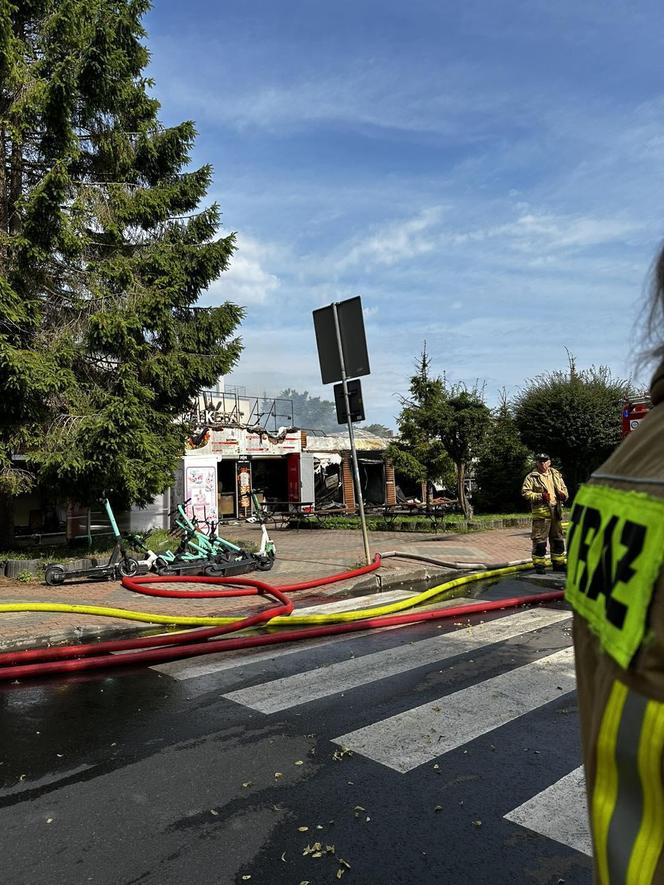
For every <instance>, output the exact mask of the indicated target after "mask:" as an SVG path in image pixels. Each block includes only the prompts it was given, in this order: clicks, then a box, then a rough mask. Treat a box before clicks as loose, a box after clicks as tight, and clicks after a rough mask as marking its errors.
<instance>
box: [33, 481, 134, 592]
mask: <svg viewBox="0 0 664 885" xmlns="http://www.w3.org/2000/svg"><path fill="white" fill-rule="evenodd" d="M102 503H103V505H104V509H105V510H106V514H107V516H108V521H109V522H110V524H111V529H112V530H113V537H114V538H115V545H114V547H113V550H112V551H111V555H110V557H109V560H108V562H106V563H103V564H101V565H99V564H97V561H96V560H94V559H93V560H92V562H93V563H94V565H91V566H89V567H88V568H80V569H68V568H67V567H66V566H64V565H60V563H58V562H51V563H49V564H48V565H47V566H46V573H45V575H44V580H45V581H46V583H47V584H48V585H49V586H50V587H55V586H58V585H59V584H64V582H65V581H70V580H72V579H73V578H87V579H88V580H90V581H118V580H120V578H133V577H134V576H135V575H139V574H144V575H146V574H147V573H148V571H149V570H150V566H149V565H148V564H147V563H139V561H138V560H137V559H135V558H134V557H133V556H130V555H129V550H128V547H127V543H126V539H125V538H123V536H122V534H121V532H120V529H119V528H118V524H117V522H116V521H115V516H114V514H113V510H112V508H111V502H110V501H109V500H108V498H103V499H102Z"/></svg>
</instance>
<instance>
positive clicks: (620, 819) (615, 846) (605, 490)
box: [565, 397, 664, 885]
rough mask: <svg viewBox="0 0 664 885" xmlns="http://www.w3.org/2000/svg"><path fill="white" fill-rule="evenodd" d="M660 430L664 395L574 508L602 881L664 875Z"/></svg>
mask: <svg viewBox="0 0 664 885" xmlns="http://www.w3.org/2000/svg"><path fill="white" fill-rule="evenodd" d="M660 401H664V397H662V398H661V400H660ZM663 436H664V402H663V405H662V406H660V407H658V408H655V409H654V410H653V411H652V412H651V413H650V414H649V415H648V417H647V419H645V420H644V422H643V424H642V425H641V426H640V427H639V430H638V432H637V433H634V434H633V435H632V437H628V438H627V439H626V440H625V442H624V443H623V444H622V445H621V446H619V448H618V449H617V450H616V451H615V452H614V453H613V454H612V455H611V457H610V458H609V460H608V461H607V462H606V463H605V464H603V465H602V467H600V468H599V470H598V471H597V472H596V473H595V474H593V477H592V479H591V482H590V483H589V484H587V485H584V486H581V488H580V489H579V492H578V494H577V496H576V498H575V500H574V506H573V508H572V512H571V515H570V527H569V532H568V536H567V542H568V545H567V547H568V573H567V587H566V591H565V595H566V599H567V600H568V602H569V603H570V605H571V606H572V608H573V610H574V651H575V657H576V671H577V696H578V704H579V715H580V719H581V740H582V746H583V758H584V766H585V774H586V791H587V797H588V815H589V820H590V829H591V832H592V838H593V863H594V875H595V883H597V885H664V446H663V445H662V438H663Z"/></svg>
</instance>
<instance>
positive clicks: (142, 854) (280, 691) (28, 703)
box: [0, 579, 592, 885]
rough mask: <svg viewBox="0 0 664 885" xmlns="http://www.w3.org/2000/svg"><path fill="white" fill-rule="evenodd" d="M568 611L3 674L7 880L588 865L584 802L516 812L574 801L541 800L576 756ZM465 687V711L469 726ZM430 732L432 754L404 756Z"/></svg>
mask: <svg viewBox="0 0 664 885" xmlns="http://www.w3.org/2000/svg"><path fill="white" fill-rule="evenodd" d="M541 589H542V588H541V586H536V585H533V584H530V582H528V581H527V580H523V579H510V580H508V581H502V582H483V583H482V584H481V585H477V587H476V588H475V592H476V593H477V594H478V595H479V596H480V597H481V598H488V599H492V598H504V597H506V596H514V595H520V594H523V593H527V592H533V593H534V592H539V591H540V590H541ZM528 618H535V619H539V620H533V623H532V624H530V625H528V624H526V625H525V626H524V625H523V624H522V623H521V621H520V620H519V619H528ZM515 619H516V620H515ZM517 621H518V622H519V624H520V626H514V627H511V628H510V629H509V630H508V627H509V625H512V624H515V623H516V622H517ZM569 625H570V620H569V616H568V612H567V611H566V610H565V608H564V606H563V605H561V604H559V603H557V604H553V605H548V606H546V607H541V608H537V609H519V610H517V611H515V612H498V613H492V614H491V615H481V616H480V615H476V616H473V617H472V618H470V619H469V618H461V619H457V618H456V617H455V618H453V619H451V620H448V621H445V622H443V623H441V622H427V623H423V624H418V625H414V626H409V627H401V628H396V629H394V628H390V629H384V630H379V631H375V632H373V633H372V634H370V635H367V634H361V635H354V636H352V637H351V638H347V637H344V638H343V640H342V639H341V638H339V639H332V640H327V641H325V642H311V643H307V644H303V645H301V646H298V647H297V648H292V647H291V648H288V649H284V648H275V649H273V650H270V651H269V652H265V651H264V650H255V651H252V652H248V653H242V654H241V653H237V654H235V655H234V656H233V657H231V658H230V659H223V656H221V655H218V656H213V657H212V658H211V659H210V660H209V661H207V659H206V661H207V663H208V665H209V666H208V669H207V671H205V672H201V671H200V670H199V671H196V670H192V669H191V663H190V662H187V661H184V662H180V663H174V664H167V665H163V666H160V667H158V668H154V669H131V668H127V669H126V670H123V671H121V672H114V673H112V675H109V674H105V673H96V674H89V675H86V676H79V677H68V678H54V679H51V680H44V681H41V682H30V683H25V684H20V685H12V684H4V685H0V735H2V739H1V743H0V827H1V829H2V833H3V857H2V869H3V873H2V882H3V885H37V883H39V885H43V883H44V882H48V883H51V885H65V883H66V885H70V883H85V882H94V883H98V885H130V883H131V885H133V883H139V882H140V883H143V885H181V883H189V882H195V883H200V885H207V883H210V885H212V883H214V885H243V883H249V885H302V883H305V882H306V883H308V885H327V883H337V882H339V881H343V882H347V883H351V885H352V883H356V885H414V883H427V885H428V883H432V885H433V883H439V882H445V883H451V885H466V883H478V885H484V883H486V885H489V883H491V885H496V883H510V882H520V883H526V885H529V883H533V885H559V883H560V882H565V883H566V885H590V883H591V880H592V876H591V870H590V859H589V857H588V855H587V853H585V852H584V850H583V845H584V844H585V843H584V842H583V839H584V838H585V837H584V835H583V830H584V826H585V821H584V816H583V809H582V807H580V806H579V808H578V809H577V811H578V814H577V815H576V817H574V818H573V819H572V821H571V825H570V826H569V827H568V829H561V830H560V832H558V831H556V832H555V833H553V834H552V833H551V832H549V833H543V832H542V831H541V830H542V825H541V824H540V823H539V822H538V821H539V820H540V819H541V818H542V813H541V808H540V812H539V813H536V812H535V811H533V812H532V814H531V813H530V812H529V813H528V815H526V818H525V820H526V823H525V824H524V822H523V820H524V818H523V814H521V816H520V815H519V813H518V810H519V809H520V808H521V807H522V806H523V805H524V803H528V802H533V801H534V802H535V805H536V806H537V803H538V802H539V804H540V805H541V803H542V802H545V801H546V802H549V803H551V802H553V803H554V804H553V805H552V806H551V805H550V806H548V807H546V808H545V812H546V813H545V814H544V818H545V820H550V819H553V820H556V819H560V818H562V817H564V814H563V810H564V807H565V806H570V805H571V804H572V803H571V802H570V801H569V794H564V795H563V798H562V800H560V799H557V800H553V799H546V800H545V799H541V798H540V797H548V796H549V791H550V789H551V787H552V785H556V784H564V785H567V784H568V781H569V778H570V776H571V775H573V774H574V772H575V771H576V770H577V769H578V766H579V765H580V753H579V736H578V729H577V720H576V700H575V694H574V691H573V671H572V672H571V675H570V669H569V667H570V665H569V649H570V644H571V638H570V628H569ZM500 630H502V631H503V632H502V633H501V632H495V631H500ZM483 631H484V632H483ZM491 631H494V632H493V633H492V632H491ZM505 631H507V632H505ZM459 640H461V644H459V645H457V646H455V647H451V646H450V644H452V646H454V642H455V641H457V642H458V641H459ZM432 643H434V645H433V646H432ZM432 649H433V650H432ZM561 656H563V657H562V658H561ZM201 660H202V659H197V661H201ZM408 660H410V663H407V661H408ZM537 667H540V669H541V668H542V667H544V668H545V670H544V679H543V685H544V687H545V689H546V692H545V694H546V697H544V698H539V699H537V698H529V699H528V701H527V702H524V705H523V709H519V710H518V711H517V713H514V712H512V713H510V714H509V715H505V714H504V712H503V713H501V714H500V715H499V714H496V716H495V717H494V718H493V719H492V715H493V714H492V708H493V706H494V705H499V704H500V703H501V701H500V695H501V692H499V691H497V690H496V689H494V688H493V684H494V682H493V681H496V680H497V681H496V682H495V684H496V686H498V684H499V681H500V680H502V679H509V678H511V676H512V675H513V674H515V673H517V674H519V675H520V674H521V672H523V677H521V684H528V685H530V684H534V683H535V682H536V681H537V678H538V677H537V672H536V671H535V669H534V668H537ZM372 668H373V670H372ZM519 668H526V669H524V670H523V671H521V670H520V669H519ZM546 668H548V669H546ZM374 671H375V673H374V675H373V676H372V675H370V674H371V672H374ZM570 680H571V681H570ZM326 686H327V687H326ZM303 692H304V694H303ZM306 692H310V694H309V695H306ZM252 693H254V694H252ZM502 694H507V696H509V695H510V692H509V691H508V692H504V691H503V692H502ZM252 697H255V698H260V697H266V698H270V697H272V698H273V699H274V698H276V702H275V701H274V700H272V701H271V703H272V704H273V708H274V712H269V711H266V709H267V708H266V709H263V708H262V707H261V703H260V702H258V701H256V700H252ZM466 698H467V701H466V700H465V699H466ZM457 699H460V700H459V701H457ZM482 699H483V700H482ZM456 703H460V707H459V709H460V710H462V711H465V713H464V715H467V716H469V717H470V718H469V720H468V723H467V726H465V727H467V729H468V734H467V735H466V737H465V738H463V739H462V740H461V741H460V742H458V741H457V742H456V744H455V743H454V741H450V740H449V735H450V733H452V732H453V731H454V728H455V725H454V719H453V718H451V719H446V713H447V711H448V710H451V709H453V708H454V705H455V704H456ZM277 707H278V708H279V709H277ZM487 714H488V716H489V718H488V719H487V722H488V725H487V723H484V724H482V721H481V718H482V717H483V716H485V715H487ZM501 715H502V719H501V718H500V716H501ZM404 716H405V717H410V718H407V719H406V720H405V722H404V724H403V727H401V726H399V727H400V728H402V730H401V731H400V732H399V735H400V736H399V738H398V740H396V742H395V741H392V742H390V740H387V736H389V734H390V733H391V730H394V729H395V728H396V726H395V725H394V723H395V722H396V723H399V722H400V721H401V718H402V717H404ZM431 716H433V717H434V719H433V722H434V725H433V726H432V725H431V719H430V718H429V719H427V717H431ZM476 720H478V721H479V725H478V724H477V721H476ZM427 723H428V724H427ZM497 723H498V724H497ZM438 728H440V734H439V736H438V738H436V737H435V733H436V730H437V729H438ZM358 729H359V731H358ZM372 729H375V740H376V741H378V743H380V742H381V741H382V742H383V745H382V748H379V749H378V750H377V751H375V750H372V749H371V744H370V743H367V742H366V738H365V737H363V735H364V733H365V731H367V730H368V731H369V732H370V733H373V731H372ZM432 729H433V731H432ZM473 729H475V730H474V731H473ZM420 732H421V734H420ZM418 734H419V738H420V742H419V745H418V746H419V750H418V752H420V753H423V757H422V758H424V760H425V761H421V760H420V762H419V764H416V765H414V767H412V768H409V769H408V770H403V764H402V763H403V760H404V759H406V758H408V755H409V753H411V754H412V752H413V750H412V747H411V746H410V745H411V743H412V741H413V740H414V739H415V738H417V736H418ZM429 735H431V736H430V738H429V739H428V736H429ZM473 735H476V736H473ZM441 739H442V740H441ZM362 741H364V744H363V743H362ZM385 741H387V742H385ZM448 743H449V746H448V745H447V744H448ZM358 747H359V748H360V749H358ZM409 748H410V749H409ZM381 754H382V755H381ZM379 759H382V761H379ZM565 789H566V787H565ZM556 801H557V802H558V803H559V805H558V806H556V805H555V802H556ZM561 801H562V806H561V805H560V802H561ZM577 805H579V803H578V801H577ZM527 807H528V808H529V807H530V806H527ZM537 807H539V806H537ZM514 812H517V813H516V815H515V814H514ZM510 815H511V817H510ZM531 818H532V821H531ZM515 819H518V820H519V821H520V822H515ZM530 823H532V827H531V826H529V824H530ZM575 840H576V841H575ZM570 842H572V843H573V844H575V845H577V846H580V848H579V847H576V848H575V847H572V845H570V844H569V843H570Z"/></svg>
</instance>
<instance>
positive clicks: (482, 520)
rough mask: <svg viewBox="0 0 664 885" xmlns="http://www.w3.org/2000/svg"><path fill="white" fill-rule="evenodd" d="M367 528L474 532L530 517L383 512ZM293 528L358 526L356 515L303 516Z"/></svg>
mask: <svg viewBox="0 0 664 885" xmlns="http://www.w3.org/2000/svg"><path fill="white" fill-rule="evenodd" d="M366 521H367V529H368V530H369V531H371V532H429V533H430V532H443V531H444V532H459V533H466V532H477V531H484V530H486V529H491V528H511V527H513V526H520V525H529V524H530V516H529V515H528V514H526V513H481V514H477V515H476V516H473V518H472V519H471V520H467V519H465V518H464V517H463V515H462V514H461V513H450V514H448V515H446V516H425V515H423V514H413V515H412V516H397V517H395V518H394V519H389V518H386V517H385V516H382V515H378V516H376V515H369V516H367V517H366ZM291 525H292V527H293V528H298V529H300V528H308V529H316V528H323V529H359V528H360V518H359V516H342V515H334V516H332V515H331V516H322V517H321V518H320V520H312V519H302V520H299V521H296V522H295V521H294V522H293V523H291Z"/></svg>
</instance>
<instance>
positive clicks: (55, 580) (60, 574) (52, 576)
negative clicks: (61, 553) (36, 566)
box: [44, 565, 65, 587]
mask: <svg viewBox="0 0 664 885" xmlns="http://www.w3.org/2000/svg"><path fill="white" fill-rule="evenodd" d="M44 580H45V581H46V583H47V584H48V585H49V587H57V585H58V584H64V582H65V570H64V568H63V567H62V566H61V565H47V566H46V572H45V574H44Z"/></svg>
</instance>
